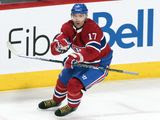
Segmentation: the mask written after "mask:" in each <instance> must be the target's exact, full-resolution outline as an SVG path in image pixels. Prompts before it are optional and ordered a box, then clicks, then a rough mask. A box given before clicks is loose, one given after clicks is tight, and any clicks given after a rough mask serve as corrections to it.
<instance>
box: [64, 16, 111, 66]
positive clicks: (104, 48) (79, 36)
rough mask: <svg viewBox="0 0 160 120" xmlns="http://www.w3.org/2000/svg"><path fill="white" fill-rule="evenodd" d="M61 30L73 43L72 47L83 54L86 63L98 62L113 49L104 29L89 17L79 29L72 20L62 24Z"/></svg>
mask: <svg viewBox="0 0 160 120" xmlns="http://www.w3.org/2000/svg"><path fill="white" fill-rule="evenodd" d="M61 32H62V34H61V35H62V36H63V37H64V38H66V39H68V40H69V42H70V43H71V48H72V49H73V50H74V51H75V52H78V53H80V54H81V55H82V57H83V60H84V63H98V62H100V60H101V58H103V57H105V56H107V55H108V54H109V52H110V51H111V48H110V46H109V44H108V43H107V42H106V39H105V36H104V34H103V31H102V30H101V28H100V27H99V26H98V25H97V24H96V23H95V22H94V21H93V20H91V19H87V20H86V21H85V23H84V25H83V27H81V28H79V29H76V28H75V26H74V25H73V21H72V20H70V21H68V22H66V23H64V24H63V25H62V28H61Z"/></svg>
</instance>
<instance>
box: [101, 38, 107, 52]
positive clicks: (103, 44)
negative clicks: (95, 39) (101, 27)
mask: <svg viewBox="0 0 160 120" xmlns="http://www.w3.org/2000/svg"><path fill="white" fill-rule="evenodd" d="M106 45H107V42H106V38H105V37H103V39H102V40H101V48H100V49H101V50H102V49H104V48H105V47H106Z"/></svg>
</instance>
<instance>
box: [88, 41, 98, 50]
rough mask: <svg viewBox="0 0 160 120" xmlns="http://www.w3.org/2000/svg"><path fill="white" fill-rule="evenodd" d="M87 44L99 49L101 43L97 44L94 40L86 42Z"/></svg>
mask: <svg viewBox="0 0 160 120" xmlns="http://www.w3.org/2000/svg"><path fill="white" fill-rule="evenodd" d="M87 45H89V46H93V47H96V48H97V49H99V50H100V49H101V45H99V44H97V43H95V42H91V43H89V44H87Z"/></svg>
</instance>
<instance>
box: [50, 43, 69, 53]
mask: <svg viewBox="0 0 160 120" xmlns="http://www.w3.org/2000/svg"><path fill="white" fill-rule="evenodd" d="M69 46H70V44H69V43H68V42H67V41H66V40H54V42H52V43H51V52H52V54H53V55H59V54H62V53H65V52H67V50H68V49H69Z"/></svg>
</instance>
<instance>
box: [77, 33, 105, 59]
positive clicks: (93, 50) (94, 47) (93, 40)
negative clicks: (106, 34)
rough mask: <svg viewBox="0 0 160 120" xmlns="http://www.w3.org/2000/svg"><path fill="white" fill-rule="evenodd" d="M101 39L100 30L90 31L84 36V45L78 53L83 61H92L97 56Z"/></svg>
mask: <svg viewBox="0 0 160 120" xmlns="http://www.w3.org/2000/svg"><path fill="white" fill-rule="evenodd" d="M102 38H103V33H102V31H100V30H95V31H91V32H88V33H87V34H86V45H85V47H84V48H82V49H81V51H80V52H79V54H81V56H82V57H83V61H86V62H87V61H92V60H94V59H96V58H97V57H98V56H99V54H100V52H101V50H100V49H101V43H100V41H101V39H102Z"/></svg>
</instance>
